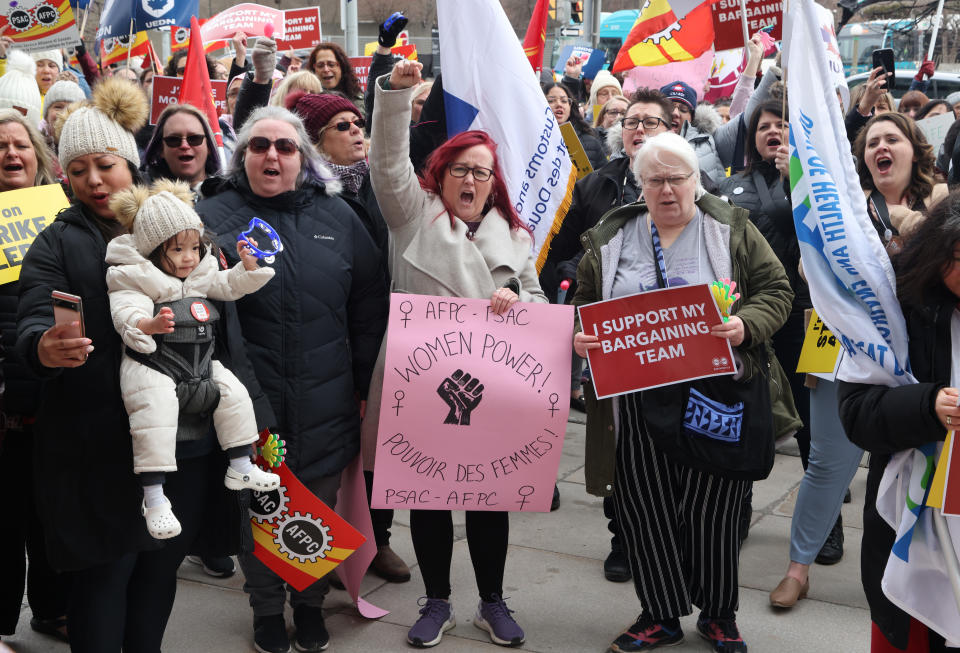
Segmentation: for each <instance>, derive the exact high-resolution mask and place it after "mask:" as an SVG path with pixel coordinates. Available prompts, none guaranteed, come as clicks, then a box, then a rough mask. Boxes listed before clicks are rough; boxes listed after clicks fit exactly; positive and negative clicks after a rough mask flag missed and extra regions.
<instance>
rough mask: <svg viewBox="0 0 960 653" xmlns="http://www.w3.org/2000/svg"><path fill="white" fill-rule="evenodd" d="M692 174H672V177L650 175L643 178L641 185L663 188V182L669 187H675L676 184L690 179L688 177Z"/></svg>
mask: <svg viewBox="0 0 960 653" xmlns="http://www.w3.org/2000/svg"><path fill="white" fill-rule="evenodd" d="M692 176H693V173H692V172H688V173H687V174H685V175H674V176H672V177H650V178H647V179H644V180H643V187H644V188H653V189H660V188H663V185H664V184H670V187H671V188H676V187H677V186H680V185H682V184H683V183H684V182H685V181H687V180H688V179H690V177H692Z"/></svg>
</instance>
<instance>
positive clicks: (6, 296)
mask: <svg viewBox="0 0 960 653" xmlns="http://www.w3.org/2000/svg"><path fill="white" fill-rule="evenodd" d="M19 295H20V282H19V281H13V282H11V283H5V284H3V285H2V286H0V334H2V349H0V352H2V356H3V359H2V360H3V412H4V413H5V414H7V415H21V416H33V415H35V414H36V413H37V407H38V406H39V405H40V381H38V380H37V378H36V377H35V376H34V375H33V374H32V373H31V372H30V370H28V369H27V368H26V366H25V365H24V364H23V361H22V360H20V357H19V356H17V351H16V348H17V304H18V297H19Z"/></svg>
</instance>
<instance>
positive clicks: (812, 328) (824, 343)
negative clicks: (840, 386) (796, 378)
mask: <svg viewBox="0 0 960 653" xmlns="http://www.w3.org/2000/svg"><path fill="white" fill-rule="evenodd" d="M840 352H841V347H840V341H838V340H837V337H836V336H835V335H833V334H832V333H830V329H828V328H827V325H826V324H824V323H823V320H821V319H820V316H819V315H817V312H816V311H812V312H811V315H810V323H809V324H808V325H807V335H806V337H805V338H804V339H803V349H801V350H800V361H799V362H798V363H797V373H798V374H831V375H832V374H834V373H836V371H837V366H838V365H839V363H840Z"/></svg>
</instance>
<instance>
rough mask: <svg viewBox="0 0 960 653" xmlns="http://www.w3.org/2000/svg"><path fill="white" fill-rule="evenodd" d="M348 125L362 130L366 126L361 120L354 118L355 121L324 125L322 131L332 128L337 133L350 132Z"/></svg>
mask: <svg viewBox="0 0 960 653" xmlns="http://www.w3.org/2000/svg"><path fill="white" fill-rule="evenodd" d="M350 125H356V126H357V128H358V129H363V128H364V127H366V126H367V123H366V121H365V120H364V119H363V118H356V119H355V120H341V121H340V122H338V123H335V124H333V125H325V126H324V128H323V129H330V128H331V127H333V128H334V129H336V130H337V131H338V132H346V131H350Z"/></svg>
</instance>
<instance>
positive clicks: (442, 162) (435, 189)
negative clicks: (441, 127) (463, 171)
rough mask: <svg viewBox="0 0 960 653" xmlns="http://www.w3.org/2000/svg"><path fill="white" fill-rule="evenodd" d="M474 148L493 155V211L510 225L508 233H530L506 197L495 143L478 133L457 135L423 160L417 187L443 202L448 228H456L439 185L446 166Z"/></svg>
mask: <svg viewBox="0 0 960 653" xmlns="http://www.w3.org/2000/svg"><path fill="white" fill-rule="evenodd" d="M475 145H484V146H486V148H487V149H488V150H490V154H492V155H493V189H492V190H491V193H492V195H493V207H494V208H496V209H497V210H498V211H499V212H500V215H502V216H503V218H504V219H505V220H506V221H507V222H509V223H510V228H511V229H523V230H524V231H527V232H530V227H528V226H527V225H526V223H524V222H523V221H522V220H521V219H520V216H519V215H517V211H516V210H515V209H514V208H513V204H511V203H510V194H509V192H508V191H507V184H506V183H505V182H504V180H503V173H502V171H501V170H500V160H499V159H498V158H497V143H496V142H495V141H494V140H493V139H492V138H490V136H489V135H488V134H487V133H486V132H482V131H479V130H476V129H474V130H471V131H465V132H461V133H459V134H457V135H456V136H454V137H453V138H451V139H450V140H448V141H447V142H446V143H444V144H443V145H441V146H440V147H438V148H437V149H436V150H434V151H433V153H431V154H430V156H429V157H428V158H427V162H426V164H425V165H424V167H423V171H422V173H421V177H420V186H421V187H422V188H423V189H424V190H426V191H429V192H431V193H434V194H435V195H436V196H437V197H439V198H440V201H441V202H443V206H444V207H445V208H446V209H447V213H448V214H449V215H450V226H451V227H453V226H454V225H456V223H455V222H454V220H456V219H457V218H456V216H455V215H454V213H453V207H451V206H450V205H448V204H447V202H446V200H444V199H443V193H442V192H441V191H440V182H441V180H442V179H443V177H444V175H445V174H446V173H447V166H448V165H449V164H451V163H453V162H454V161H456V159H457V157H458V156H460V154H461V153H462V152H463V151H464V150H466V149H469V148H471V147H474V146H475Z"/></svg>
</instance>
